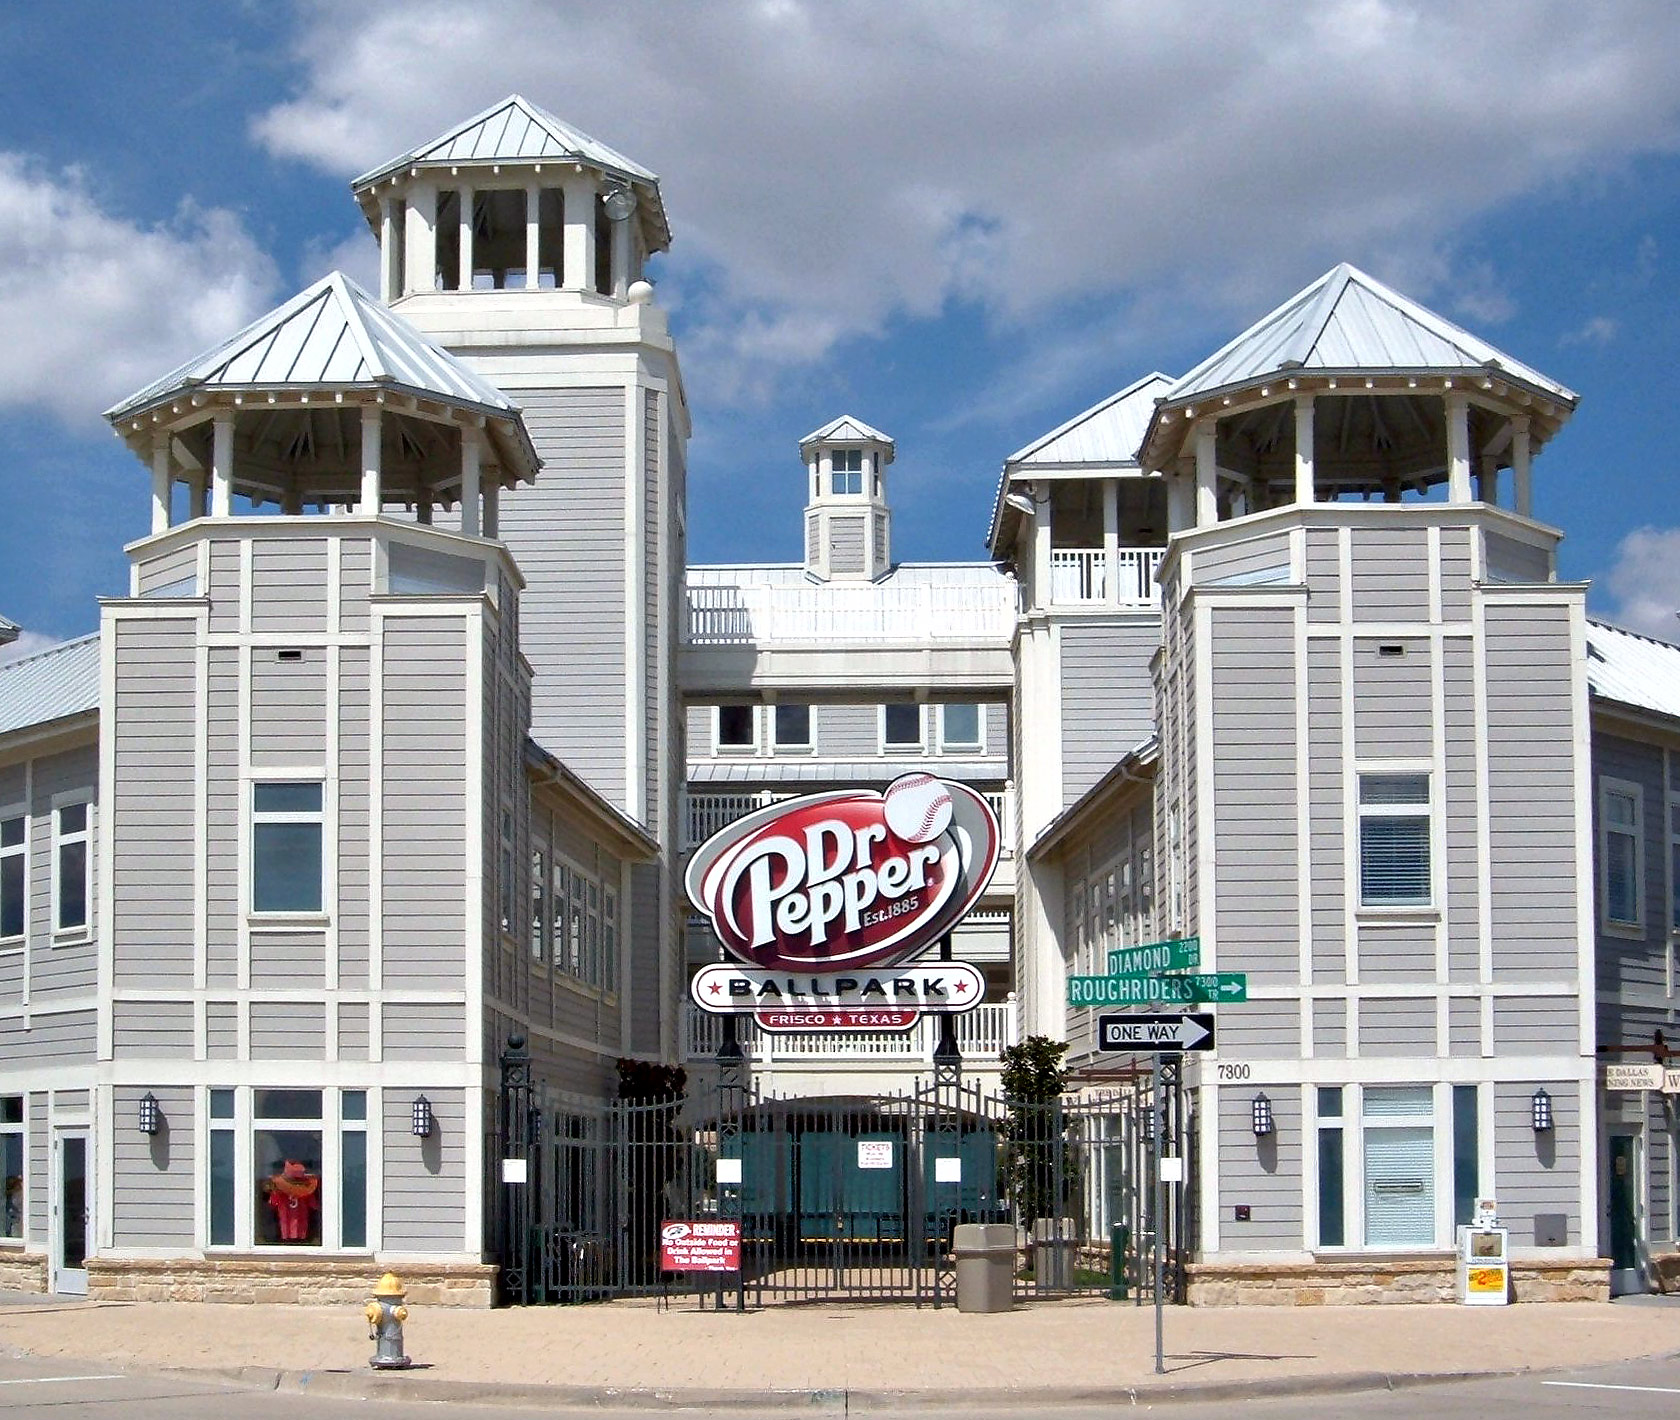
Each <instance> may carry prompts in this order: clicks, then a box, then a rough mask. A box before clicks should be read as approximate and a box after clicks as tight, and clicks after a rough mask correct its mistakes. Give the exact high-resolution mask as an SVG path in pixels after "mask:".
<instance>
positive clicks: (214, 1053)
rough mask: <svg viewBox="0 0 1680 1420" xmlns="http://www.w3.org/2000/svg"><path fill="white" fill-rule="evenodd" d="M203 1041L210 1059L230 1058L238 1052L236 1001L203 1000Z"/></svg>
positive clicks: (237, 1011)
mask: <svg viewBox="0 0 1680 1420" xmlns="http://www.w3.org/2000/svg"><path fill="white" fill-rule="evenodd" d="M204 1043H205V1048H206V1050H207V1052H208V1054H209V1056H210V1058H211V1059H212V1060H232V1059H234V1058H235V1057H236V1056H237V1055H238V1054H239V1005H238V1003H237V1002H235V1001H207V1002H205V1004H204Z"/></svg>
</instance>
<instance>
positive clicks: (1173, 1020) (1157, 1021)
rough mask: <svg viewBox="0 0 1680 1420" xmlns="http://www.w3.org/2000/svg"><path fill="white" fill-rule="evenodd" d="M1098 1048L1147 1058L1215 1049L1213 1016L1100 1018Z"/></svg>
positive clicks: (1203, 1012)
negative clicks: (1136, 1052) (1130, 1052)
mask: <svg viewBox="0 0 1680 1420" xmlns="http://www.w3.org/2000/svg"><path fill="white" fill-rule="evenodd" d="M1097 1041H1098V1048H1099V1049H1102V1050H1135V1051H1139V1052H1141V1053H1142V1054H1145V1055H1153V1054H1174V1053H1177V1052H1178V1051H1182V1050H1212V1049H1213V1016H1212V1015H1211V1014H1210V1013H1209V1012H1206V1011H1198V1012H1195V1013H1194V1014H1191V1015H1183V1016H1098V1017H1097Z"/></svg>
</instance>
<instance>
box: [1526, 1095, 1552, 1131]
mask: <svg viewBox="0 0 1680 1420" xmlns="http://www.w3.org/2000/svg"><path fill="white" fill-rule="evenodd" d="M1528 1120H1529V1123H1530V1124H1532V1125H1533V1126H1534V1132H1535V1133H1536V1134H1544V1133H1546V1132H1547V1131H1548V1130H1549V1129H1550V1128H1551V1127H1552V1097H1551V1096H1550V1095H1549V1094H1547V1093H1546V1091H1545V1090H1544V1089H1539V1090H1536V1091H1535V1092H1534V1098H1532V1099H1531V1100H1529V1102H1528Z"/></svg>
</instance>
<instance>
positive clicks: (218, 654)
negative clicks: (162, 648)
mask: <svg viewBox="0 0 1680 1420" xmlns="http://www.w3.org/2000/svg"><path fill="white" fill-rule="evenodd" d="M221 546H222V544H220V543H214V544H212V550H215V549H217V548H220V547H221ZM240 654H241V653H240V652H239V651H237V650H235V649H233V648H232V647H222V646H212V647H211V648H210V687H209V689H210V723H209V726H208V732H209V733H208V739H207V742H206V754H207V756H208V768H209V774H208V783H207V785H206V803H205V812H206V820H207V823H208V827H209V834H208V837H209V843H208V844H207V845H206V849H205V867H206V872H207V874H208V876H207V879H206V888H207V892H206V902H205V929H206V938H205V973H206V980H207V981H208V982H209V984H210V985H211V986H225V987H231V986H234V985H236V984H237V982H238V979H239V922H240V884H239V877H240V870H241V864H240V851H239V799H240V794H241V792H242V791H241V788H240V784H239V736H240V732H241V725H240V716H239V658H240Z"/></svg>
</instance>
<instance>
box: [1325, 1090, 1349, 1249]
mask: <svg viewBox="0 0 1680 1420" xmlns="http://www.w3.org/2000/svg"><path fill="white" fill-rule="evenodd" d="M1343 1142H1344V1136H1343V1131H1342V1087H1341V1086H1340V1085H1320V1086H1319V1087H1318V1245H1319V1246H1320V1247H1344V1246H1346V1244H1347V1208H1346V1205H1345V1203H1344V1201H1343V1171H1344V1168H1345V1161H1346V1154H1345V1153H1344V1151H1343V1148H1342V1145H1343Z"/></svg>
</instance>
